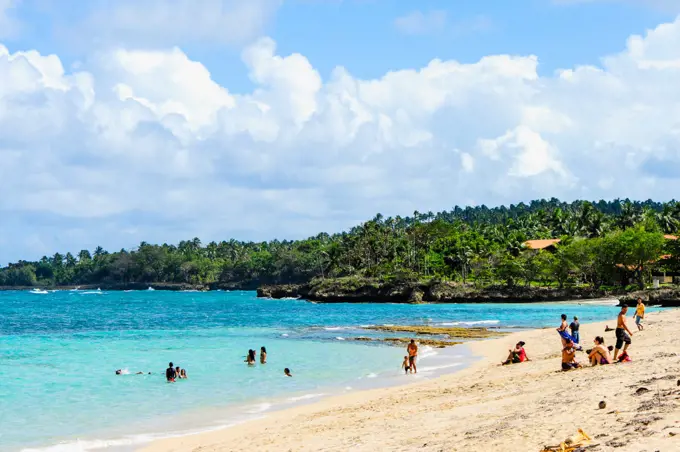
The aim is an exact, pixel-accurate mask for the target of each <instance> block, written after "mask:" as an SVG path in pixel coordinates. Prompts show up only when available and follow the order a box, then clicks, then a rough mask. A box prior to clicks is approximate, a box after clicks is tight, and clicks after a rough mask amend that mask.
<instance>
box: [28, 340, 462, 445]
mask: <svg viewBox="0 0 680 452" xmlns="http://www.w3.org/2000/svg"><path fill="white" fill-rule="evenodd" d="M384 347H389V348H392V346H389V345H385V346H384ZM377 350H379V348H377ZM421 350H422V351H424V352H425V353H428V352H429V355H428V356H426V357H423V358H422V359H423V362H424V363H426V364H423V367H422V371H421V372H420V373H419V374H418V375H416V376H407V377H404V375H403V373H402V371H401V369H399V370H397V371H394V370H391V369H383V370H378V371H376V372H377V373H370V374H368V375H363V376H360V377H357V378H354V379H352V380H348V381H345V382H338V383H336V384H332V385H325V386H324V385H320V386H318V387H315V388H308V389H304V390H299V391H296V392H292V393H288V394H279V395H277V396H275V397H274V398H265V397H261V398H258V399H253V400H249V401H247V402H237V403H233V404H227V405H224V406H221V407H218V406H212V407H201V408H193V409H191V410H190V411H188V412H185V413H182V414H181V415H180V416H178V417H177V418H174V419H171V420H170V423H169V424H168V423H166V424H165V427H168V428H166V429H163V428H162V427H161V428H155V429H149V430H146V431H140V432H136V433H134V434H124V433H123V429H124V428H125V426H117V427H115V428H114V429H110V434H107V430H109V429H105V430H103V431H100V432H98V433H97V434H96V435H84V436H82V437H81V438H79V439H77V440H68V441H64V442H60V443H57V444H52V445H42V446H31V447H23V448H21V449H17V450H20V451H22V452H50V451H61V450H70V449H69V448H68V447H78V448H79V449H78V450H96V449H100V448H102V447H105V449H106V450H110V451H112V452H130V451H135V450H139V449H140V448H143V447H147V446H148V445H150V444H153V443H154V442H156V441H164V440H177V439H181V438H184V437H190V436H195V435H201V434H207V433H213V432H217V431H224V430H226V429H229V428H233V427H236V426H240V425H243V424H247V423H249V422H257V421H259V420H262V419H266V418H267V417H268V416H271V415H277V414H278V413H281V412H285V411H287V410H292V409H296V408H302V407H306V406H310V405H313V404H315V403H318V402H319V401H323V400H327V399H332V398H343V397H347V396H352V395H353V394H357V393H363V392H366V391H375V390H381V389H386V388H395V387H399V386H402V385H403V384H404V382H403V379H404V378H409V377H411V378H417V379H418V380H419V381H420V382H425V381H431V380H433V379H436V378H439V377H440V376H442V375H449V374H454V373H456V372H460V371H461V370H463V369H465V368H467V367H469V366H470V365H472V364H473V363H474V362H475V361H476V358H475V357H474V356H473V355H472V352H471V351H470V350H469V349H468V348H467V347H466V344H462V345H460V346H459V347H448V348H445V349H436V348H434V347H428V346H423V347H422V348H421ZM452 360H455V361H456V362H454V363H452ZM411 384H412V383H411ZM349 385H351V386H349ZM158 425H159V426H160V424H158ZM114 432H115V433H114ZM104 445H105V446H104Z"/></svg>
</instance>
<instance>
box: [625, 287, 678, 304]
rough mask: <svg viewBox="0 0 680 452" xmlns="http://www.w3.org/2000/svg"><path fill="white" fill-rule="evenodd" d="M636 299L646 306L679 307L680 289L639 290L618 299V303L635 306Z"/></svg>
mask: <svg viewBox="0 0 680 452" xmlns="http://www.w3.org/2000/svg"><path fill="white" fill-rule="evenodd" d="M638 298H642V301H643V302H644V303H645V304H648V305H657V306H664V307H669V308H675V307H679V306H680V289H678V288H665V287H664V288H661V289H647V290H639V291H637V292H630V293H627V294H625V295H623V296H621V297H619V301H620V302H621V304H626V305H628V306H635V305H636V304H637V299H638Z"/></svg>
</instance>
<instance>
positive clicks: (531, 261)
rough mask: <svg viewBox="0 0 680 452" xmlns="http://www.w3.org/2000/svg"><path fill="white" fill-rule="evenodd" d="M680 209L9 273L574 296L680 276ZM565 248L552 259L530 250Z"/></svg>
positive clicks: (647, 205) (611, 211)
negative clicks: (436, 282)
mask: <svg viewBox="0 0 680 452" xmlns="http://www.w3.org/2000/svg"><path fill="white" fill-rule="evenodd" d="M679 227H680V203H678V202H676V201H671V202H666V203H659V202H654V201H651V200H648V201H644V202H638V201H630V200H614V201H598V202H588V201H575V202H572V203H565V202H561V201H559V200H557V199H554V198H553V199H550V200H536V201H532V202H530V203H529V204H525V203H520V204H517V205H510V206H508V207H505V206H501V207H494V208H488V207H486V206H478V207H465V208H460V207H455V208H453V209H452V210H450V211H443V212H439V213H436V214H435V213H432V212H428V213H420V212H417V211H416V212H414V213H413V215H412V216H409V217H400V216H397V217H394V218H392V217H390V218H384V217H383V216H382V215H380V214H378V215H376V216H375V217H374V218H373V219H372V220H370V221H367V222H365V223H363V224H361V225H359V226H356V227H354V228H352V229H351V230H349V231H345V232H341V233H336V234H327V233H321V234H318V235H316V236H314V237H310V238H307V239H304V240H294V241H288V240H284V241H279V240H272V241H269V242H243V241H237V240H233V239H232V240H229V241H222V242H219V243H218V242H210V243H208V244H203V243H201V241H200V240H199V239H198V238H194V239H192V240H185V241H181V242H180V243H179V244H177V245H173V244H162V245H153V244H149V243H147V242H142V243H140V244H139V246H138V247H136V248H135V249H129V250H125V249H122V250H120V251H118V252H107V251H105V250H104V249H102V248H101V247H97V248H96V249H95V250H93V251H92V252H90V251H89V250H82V251H80V252H78V253H76V254H72V253H71V252H67V253H66V254H61V253H56V254H54V255H53V256H49V257H48V256H44V257H43V258H42V259H40V260H39V261H35V262H29V261H19V262H16V263H11V264H9V265H8V266H6V267H4V268H1V269H0V286H10V287H11V286H34V287H36V286H68V285H85V284H105V283H116V284H129V283H188V284H195V285H208V286H210V285H212V286H216V287H243V288H252V287H256V286H257V285H261V284H283V283H304V282H308V281H310V280H312V279H314V278H337V277H347V276H356V277H366V278H382V279H394V278H402V279H428V278H440V279H443V280H449V281H460V282H461V283H468V284H474V285H475V286H477V287H486V286H490V285H506V286H515V285H545V286H551V285H554V286H560V287H564V286H570V285H577V284H580V285H592V286H594V287H601V286H603V285H605V286H606V285H614V284H627V283H628V282H630V281H632V282H634V283H635V284H636V285H638V286H642V285H644V284H645V283H646V282H648V281H649V279H650V275H651V273H652V272H653V271H657V272H667V273H671V274H672V273H674V272H678V271H679V269H680V266H679V265H678V258H679V257H680V253H679V252H678V251H679V250H678V246H679V245H680V243H679V242H680V241H678V240H670V239H669V238H668V237H665V236H668V235H672V234H676V233H678V229H679ZM551 238H559V239H560V242H559V243H558V244H557V245H556V249H555V250H552V251H541V250H538V251H536V250H527V247H526V245H525V242H526V241H528V240H535V239H551Z"/></svg>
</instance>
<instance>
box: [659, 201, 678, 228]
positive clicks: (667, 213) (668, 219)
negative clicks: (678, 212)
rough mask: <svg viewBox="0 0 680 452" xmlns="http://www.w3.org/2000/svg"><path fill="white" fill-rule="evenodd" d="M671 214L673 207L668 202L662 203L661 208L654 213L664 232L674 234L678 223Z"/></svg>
mask: <svg viewBox="0 0 680 452" xmlns="http://www.w3.org/2000/svg"><path fill="white" fill-rule="evenodd" d="M673 214H674V212H673V207H672V206H671V205H670V204H664V206H663V210H662V211H661V212H657V213H656V222H657V223H659V226H661V229H662V230H663V232H665V233H666V234H674V233H675V232H677V231H678V224H680V223H679V222H678V219H677V218H675V216H674V215H673Z"/></svg>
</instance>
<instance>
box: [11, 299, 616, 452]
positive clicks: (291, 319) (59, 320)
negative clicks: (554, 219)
mask: <svg viewBox="0 0 680 452" xmlns="http://www.w3.org/2000/svg"><path fill="white" fill-rule="evenodd" d="M563 312H564V313H566V314H568V315H570V316H572V315H579V317H580V319H581V321H582V322H584V323H585V322H590V321H600V320H604V319H609V318H611V319H614V318H615V315H616V312H617V308H616V307H614V306H613V305H612V304H611V303H610V304H609V305H607V304H604V305H598V304H581V305H579V304H563V303H557V304H555V303H553V304H522V305H509V304H479V305H467V304H460V305H398V304H314V303H309V302H305V301H301V300H268V299H257V298H256V296H255V293H254V292H209V293H181V292H160V291H138V292H109V293H103V292H66V291H64V292H51V293H47V294H33V293H29V292H0V404H1V405H2V409H1V410H0V446H2V447H0V450H3V451H5V450H22V449H26V448H46V447H48V446H52V447H51V448H50V450H54V451H58V450H69V451H70V450H93V449H98V448H103V447H107V446H109V447H111V446H116V447H123V448H125V447H129V448H131V447H133V446H134V445H135V444H138V443H140V442H142V441H145V440H149V439H150V438H153V437H156V436H157V435H163V434H167V433H173V432H175V433H182V432H187V431H194V430H198V429H203V428H212V427H219V426H223V425H229V424H232V423H235V422H239V421H243V420H247V419H251V418H254V417H258V416H261V415H263V414H264V413H266V412H267V411H268V410H270V409H273V408H276V407H281V406H286V405H290V404H294V403H299V402H300V401H305V400H313V399H315V398H318V397H320V396H322V395H326V394H332V393H334V394H337V393H342V392H343V391H348V390H355V389H360V388H364V387H370V386H376V385H381V384H388V383H387V382H392V383H394V382H407V381H408V380H406V379H408V378H411V377H410V376H409V377H406V376H403V375H401V372H400V370H399V367H400V365H401V357H402V356H403V354H404V353H403V350H401V349H400V348H395V347H389V346H385V345H382V344H366V343H362V342H354V341H352V340H351V339H352V338H353V337H358V336H372V335H373V336H374V335H375V333H371V332H367V331H366V330H362V329H361V326H362V325H364V326H366V325H381V324H418V323H431V324H445V325H462V326H471V325H485V326H494V327H499V328H533V327H543V326H552V325H555V326H556V325H557V324H558V323H559V315H560V314H561V313H563ZM261 346H266V347H267V350H268V363H267V364H266V365H264V366H262V365H259V364H258V365H257V366H255V367H248V366H246V365H245V364H244V363H243V360H244V357H245V355H246V353H247V351H248V349H250V348H254V349H257V350H258V351H259V348H260V347H261ZM421 355H422V357H421V363H420V366H421V372H420V374H419V377H417V378H426V377H428V376H433V375H436V374H437V373H438V372H441V371H443V370H445V369H446V370H448V371H452V370H455V368H456V367H460V366H462V365H464V363H465V362H467V360H469V356H466V353H465V351H464V349H456V348H454V349H450V350H447V351H445V352H442V351H440V350H432V349H429V348H424V349H423V350H422V353H421ZM169 361H173V362H174V363H175V365H179V366H181V367H183V368H186V369H187V372H188V374H189V379H187V380H185V381H179V382H177V383H174V384H167V383H166V382H165V379H164V370H165V368H166V367H167V363H168V362H169ZM284 367H289V368H290V369H291V370H292V372H293V374H294V377H293V378H286V377H283V368H284ZM116 369H126V370H127V371H129V372H130V374H129V375H120V376H117V375H115V370H116ZM138 371H143V372H145V373H148V372H152V374H151V375H148V374H145V375H135V373H136V372H138Z"/></svg>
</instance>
